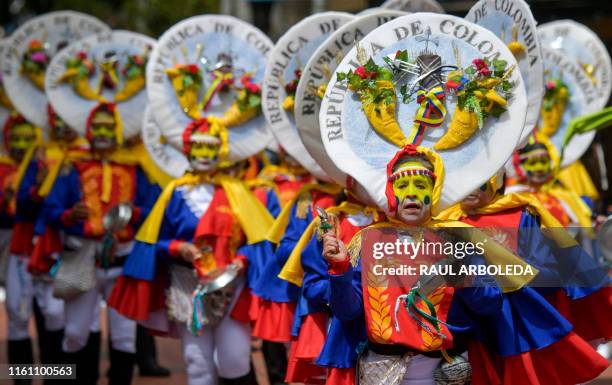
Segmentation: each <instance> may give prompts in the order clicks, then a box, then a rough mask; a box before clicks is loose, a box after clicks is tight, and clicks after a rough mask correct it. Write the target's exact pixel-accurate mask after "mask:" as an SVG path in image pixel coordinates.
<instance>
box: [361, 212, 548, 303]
mask: <svg viewBox="0 0 612 385" xmlns="http://www.w3.org/2000/svg"><path fill="white" fill-rule="evenodd" d="M425 226H426V227H428V228H437V229H446V231H448V232H450V233H453V234H454V235H456V236H458V237H459V238H461V239H463V240H465V241H468V242H472V243H478V242H482V245H483V249H484V255H483V256H484V259H485V261H486V262H487V264H488V265H494V266H500V267H501V269H502V270H504V267H505V266H508V265H510V266H514V265H517V266H522V267H523V268H526V267H527V266H529V264H528V263H526V262H525V261H523V259H521V258H519V257H517V256H516V255H514V254H513V253H512V252H511V251H509V250H508V249H506V248H505V247H503V246H502V245H500V244H499V243H497V242H496V241H495V240H493V239H492V238H489V237H488V236H487V235H486V234H485V233H483V232H482V231H481V230H479V229H478V228H476V227H473V226H470V225H468V224H467V223H463V222H459V221H455V220H439V219H432V220H431V221H430V222H428V223H427V224H426V225H425ZM378 227H407V226H406V225H405V224H403V223H401V222H399V221H397V220H394V219H390V220H389V221H388V222H381V223H377V224H374V225H372V226H369V227H367V228H365V229H362V230H360V231H359V232H358V233H357V234H355V236H354V237H353V240H355V237H361V233H362V232H363V230H366V229H368V228H378ZM353 240H351V243H353ZM531 270H532V271H533V273H534V274H533V275H525V276H520V275H510V276H504V275H496V276H495V280H496V281H497V283H498V284H499V287H500V289H501V290H502V292H504V293H509V292H513V291H517V290H520V289H521V288H522V287H524V286H526V285H527V284H528V283H529V282H531V281H532V280H533V279H534V278H535V277H536V276H537V275H538V273H539V270H538V269H536V268H535V267H533V266H531Z"/></svg>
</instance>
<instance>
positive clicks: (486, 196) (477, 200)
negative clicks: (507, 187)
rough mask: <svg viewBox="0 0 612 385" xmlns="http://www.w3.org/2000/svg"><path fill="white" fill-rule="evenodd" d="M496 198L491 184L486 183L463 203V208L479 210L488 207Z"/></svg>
mask: <svg viewBox="0 0 612 385" xmlns="http://www.w3.org/2000/svg"><path fill="white" fill-rule="evenodd" d="M494 196H495V191H493V189H492V188H491V184H490V183H485V184H483V185H482V186H480V187H479V188H478V189H476V190H474V191H472V193H471V194H470V195H468V196H467V197H465V199H464V200H462V201H461V206H462V207H463V208H466V209H477V208H480V207H483V206H486V205H487V203H489V202H491V199H493V197H494Z"/></svg>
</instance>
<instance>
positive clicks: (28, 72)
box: [1, 11, 110, 128]
mask: <svg viewBox="0 0 612 385" xmlns="http://www.w3.org/2000/svg"><path fill="white" fill-rule="evenodd" d="M107 31H110V28H109V27H108V26H107V25H106V24H104V23H103V22H101V21H100V20H98V19H96V18H95V17H93V16H89V15H86V14H83V13H79V12H73V11H58V12H51V13H47V14H44V15H41V16H38V17H34V18H32V19H30V20H28V21H27V22H25V23H24V24H23V25H21V26H20V27H19V28H18V29H17V30H16V31H15V32H14V33H13V34H12V35H11V37H10V39H9V48H8V49H6V50H4V52H3V54H2V59H1V60H2V62H3V64H2V67H3V68H2V71H3V81H4V85H5V89H6V92H7V93H8V95H9V97H10V98H11V100H12V102H13V105H14V106H15V108H16V109H17V110H18V111H19V112H20V113H21V114H23V116H24V117H25V118H26V119H27V120H29V121H30V122H32V123H34V124H35V125H37V126H39V127H41V128H47V127H48V114H47V103H48V99H47V95H46V94H45V70H46V69H47V67H48V66H49V64H50V62H51V60H52V59H53V57H54V56H55V54H57V53H58V52H59V51H60V50H62V49H63V48H64V47H65V46H67V45H68V44H70V43H72V42H74V41H77V40H79V39H82V38H85V37H87V36H89V35H93V34H97V33H101V32H107Z"/></svg>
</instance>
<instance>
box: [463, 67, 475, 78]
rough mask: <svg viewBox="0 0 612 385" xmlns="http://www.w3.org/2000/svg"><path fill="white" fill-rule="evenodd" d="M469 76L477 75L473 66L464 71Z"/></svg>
mask: <svg viewBox="0 0 612 385" xmlns="http://www.w3.org/2000/svg"><path fill="white" fill-rule="evenodd" d="M464 72H465V73H466V74H467V75H469V76H472V75H474V74H475V73H476V69H475V68H474V67H472V66H469V67H467V68H466V69H465V71H464Z"/></svg>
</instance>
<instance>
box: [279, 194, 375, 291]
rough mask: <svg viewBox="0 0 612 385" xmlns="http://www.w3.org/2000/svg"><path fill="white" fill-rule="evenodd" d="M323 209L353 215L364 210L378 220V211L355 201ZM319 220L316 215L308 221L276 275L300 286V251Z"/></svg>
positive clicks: (301, 273)
mask: <svg viewBox="0 0 612 385" xmlns="http://www.w3.org/2000/svg"><path fill="white" fill-rule="evenodd" d="M325 211H327V213H329V214H332V215H338V214H341V213H344V214H347V215H354V214H357V213H360V212H364V213H366V214H369V215H372V216H373V217H374V219H375V220H378V218H377V217H378V211H376V209H375V208H372V207H367V206H362V205H359V204H356V203H351V202H346V201H345V202H342V203H341V204H340V205H339V206H333V207H330V208H328V209H326V210H325ZM320 222H321V221H320V220H319V218H318V217H317V218H315V219H314V220H313V221H312V222H310V224H309V225H308V227H307V228H306V230H305V231H304V233H303V234H302V236H301V237H300V239H299V240H298V242H297V244H296V245H295V247H294V248H293V251H292V252H291V254H290V255H289V258H287V262H286V263H285V265H284V266H283V268H282V270H281V272H280V273H279V274H278V277H279V278H280V279H282V280H285V281H288V282H291V283H292V284H294V285H296V286H302V281H303V279H304V269H303V268H302V251H304V248H305V247H306V245H307V244H308V242H310V240H311V239H312V237H313V236H314V234H315V232H316V231H317V229H318V227H319V224H320Z"/></svg>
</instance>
